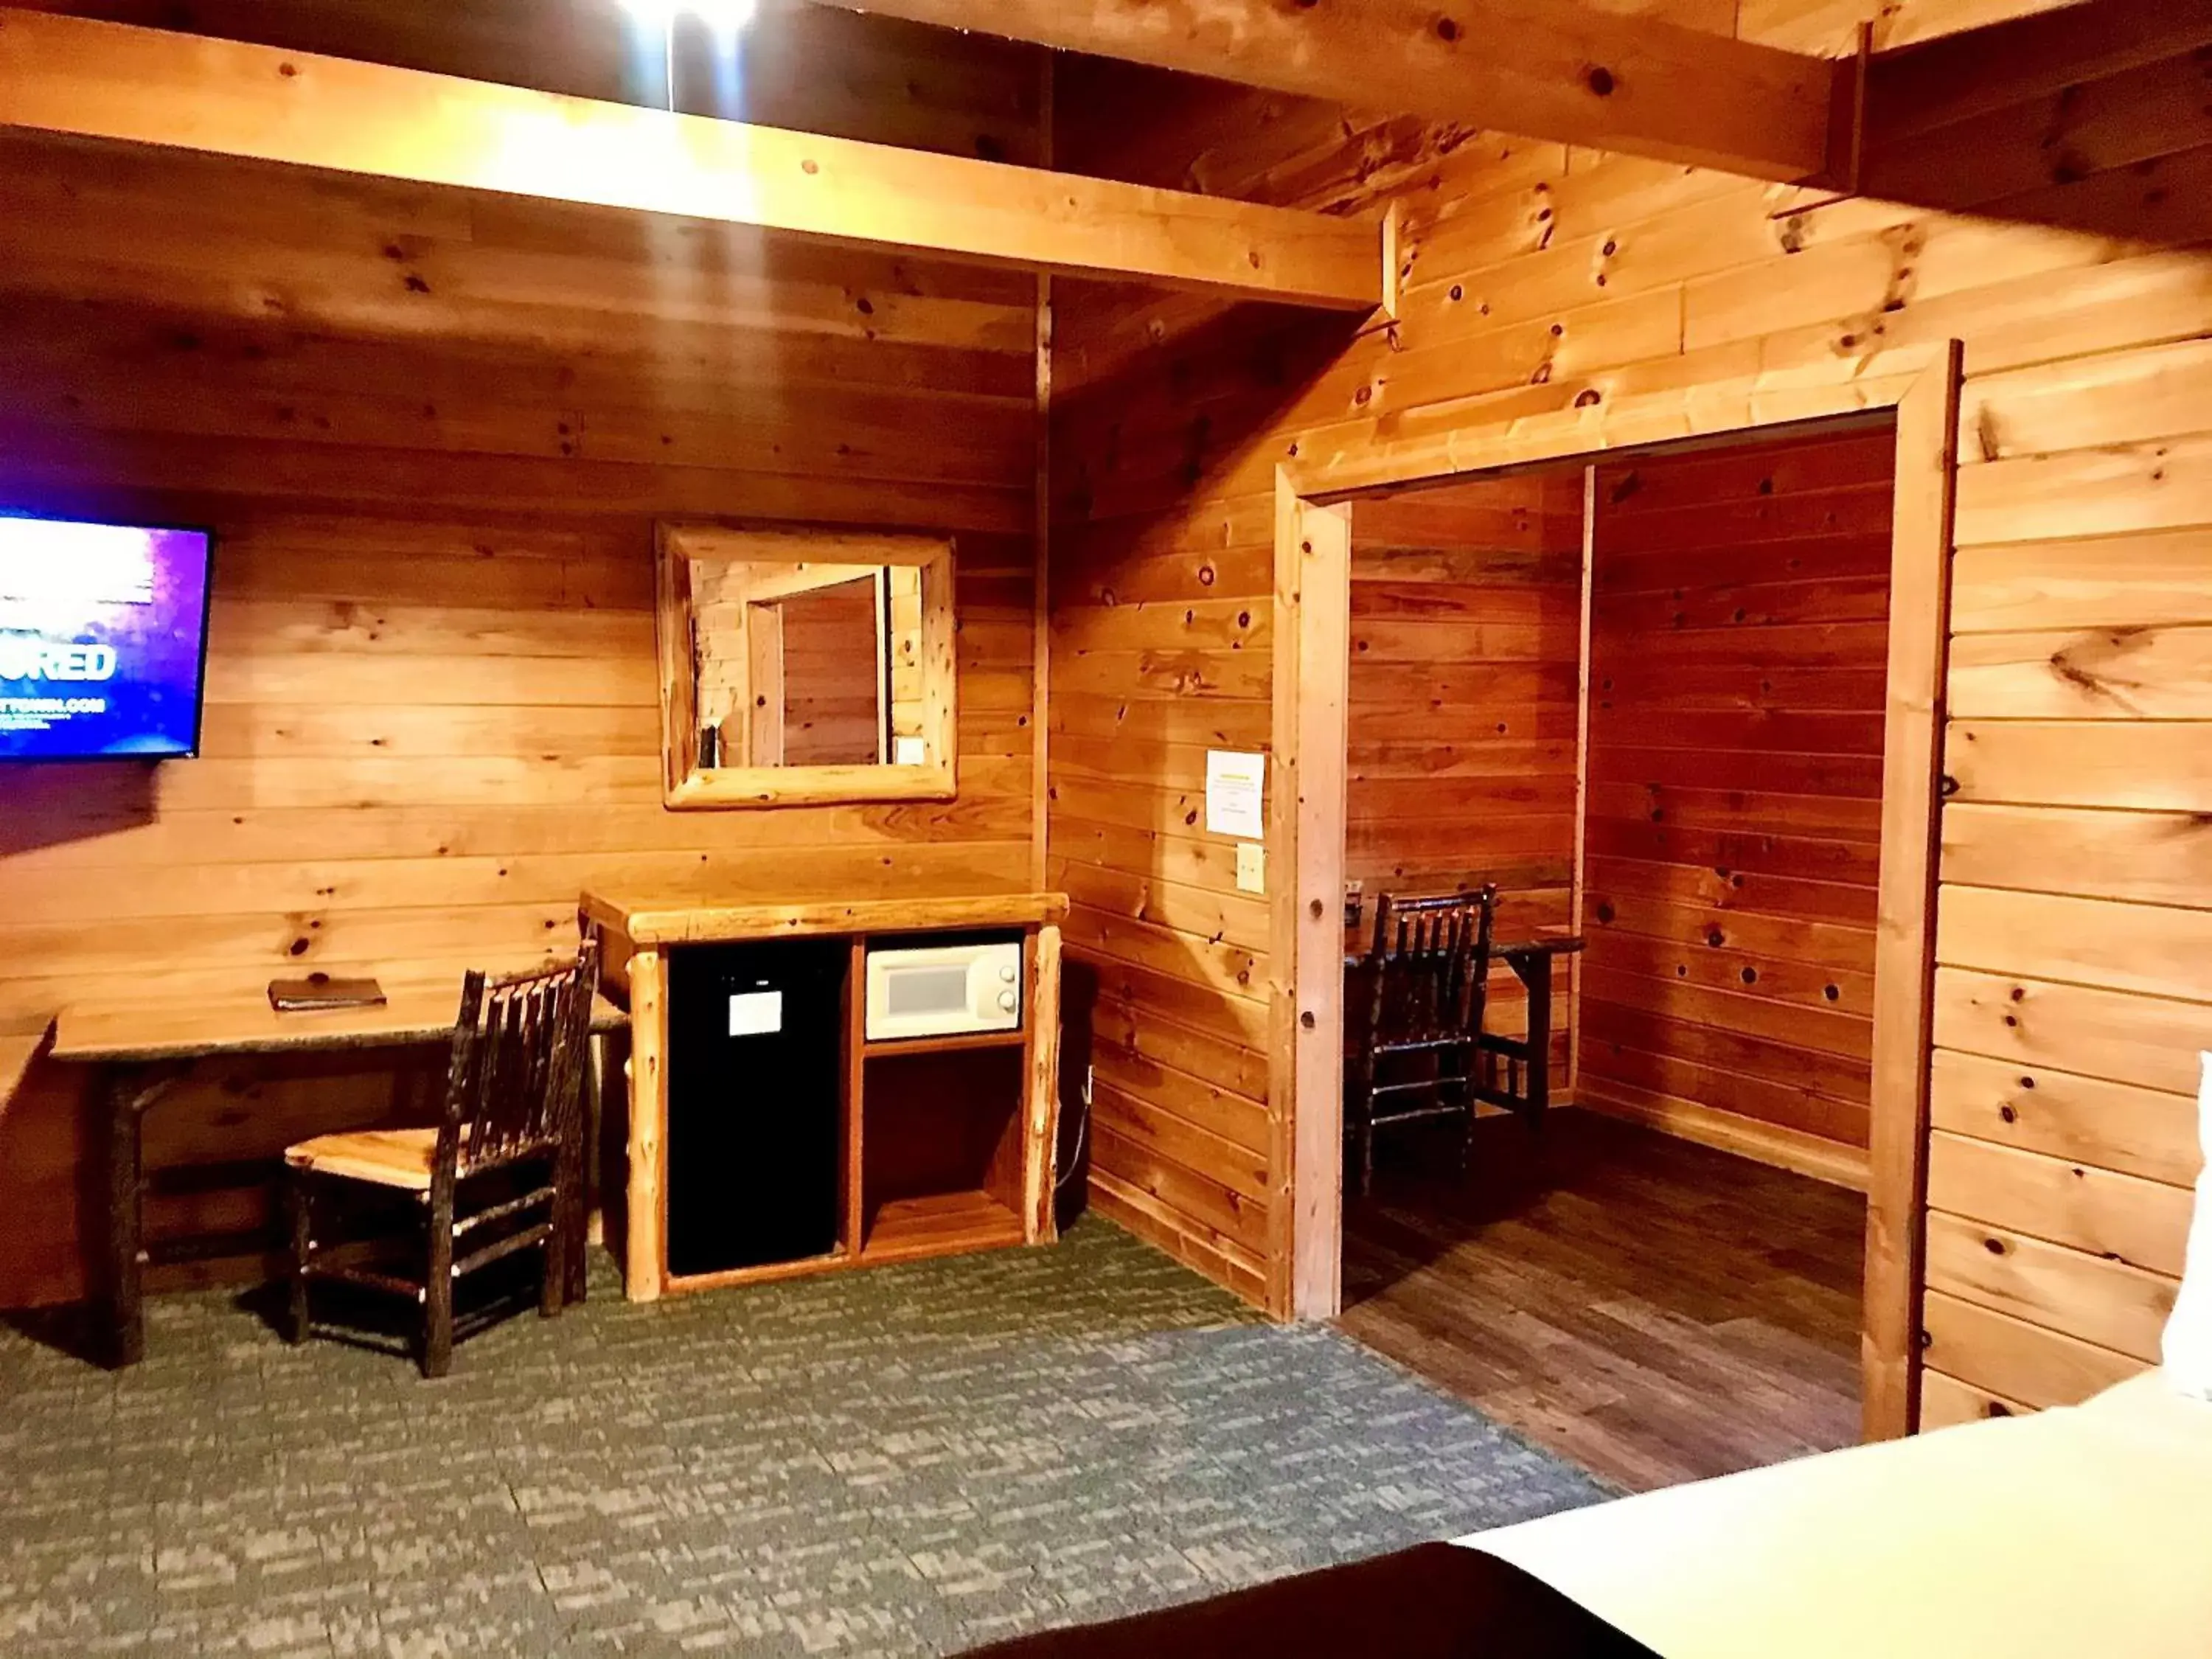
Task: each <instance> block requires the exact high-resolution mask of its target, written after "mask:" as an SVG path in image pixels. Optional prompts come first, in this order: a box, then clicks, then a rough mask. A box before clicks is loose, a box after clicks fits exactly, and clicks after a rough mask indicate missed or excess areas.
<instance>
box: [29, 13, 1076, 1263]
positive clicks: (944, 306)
mask: <svg viewBox="0 0 2212 1659" xmlns="http://www.w3.org/2000/svg"><path fill="white" fill-rule="evenodd" d="M106 9H108V10H110V11H113V10H116V9H117V8H106ZM152 9H153V10H155V11H158V12H159V13H160V14H161V19H160V21H174V18H173V14H177V13H179V12H190V13H192V14H194V15H197V16H198V17H199V18H200V19H201V21H212V22H214V23H228V24H230V25H234V26H236V27H238V28H239V29H240V32H246V31H247V30H248V29H249V28H250V27H266V28H270V29H274V30H277V31H281V32H288V38H290V37H297V36H298V35H300V34H301V33H306V34H307V35H308V36H309V37H310V38H308V39H304V40H301V39H297V38H290V43H291V44H295V45H302V46H308V45H312V46H320V47H324V48H325V49H333V50H340V51H346V50H352V51H356V52H362V53H368V52H374V51H379V50H381V51H383V52H384V53H385V55H386V56H389V57H392V58H398V59H400V60H402V61H413V62H416V63H417V64H419V66H422V67H427V68H481V67H483V64H480V63H478V62H477V58H485V59H488V60H495V61H497V62H498V63H499V64H502V65H504V70H503V72H504V73H506V74H507V76H509V77H510V78H516V77H519V76H522V75H523V74H525V73H527V74H528V75H530V76H534V77H535V78H537V79H538V80H539V81H540V82H543V83H544V84H548V85H562V86H566V87H568V88H570V89H576V90H585V89H591V90H598V91H600V92H602V93H609V92H612V93H619V92H621V91H622V90H623V88H624V87H625V85H626V84H628V82H627V81H626V79H625V77H626V76H630V75H631V73H632V69H633V66H632V65H631V64H630V62H629V55H628V54H627V52H626V51H624V50H623V45H624V42H625V40H626V37H625V36H624V35H623V33H622V32H621V31H620V29H619V28H618V27H615V26H614V22H613V20H616V19H617V18H618V17H619V11H618V9H617V8H616V7H614V6H613V5H612V4H611V0H610V3H609V4H607V5H605V6H604V7H599V8H596V9H593V8H586V7H583V6H573V7H563V6H556V7H550V8H549V7H542V6H537V5H522V4H520V3H510V4H502V5H499V6H491V5H487V4H484V3H472V4H471V5H468V6H464V7H460V8H454V9H447V8H441V9H438V10H437V11H436V12H435V13H433V12H431V11H429V10H426V9H421V8H417V7H414V6H409V5H401V4H398V3H396V0H394V3H388V4H387V3H382V0H378V3H363V0H351V3H345V4H338V3H335V0H332V3H315V4H307V5H301V6H298V7H291V6H288V7H283V8H271V7H258V6H257V7H242V6H230V5H218V4H212V3H210V4H207V5H195V6H191V7H187V8H181V9H179V8H174V7H170V6H167V5H162V6H160V7H156V8H152ZM125 10H130V9H129V8H125ZM803 17H804V19H805V21H804V22H803V24H802V23H796V22H795V23H793V25H792V26H793V27H800V28H801V29H802V33H801V35H800V36H799V37H798V38H797V39H796V40H794V39H793V37H791V36H789V35H786V34H780V33H778V32H777V29H778V27H779V25H778V22H777V20H776V19H775V18H773V17H770V18H765V19H763V22H762V24H761V25H760V26H759V27H758V30H757V33H756V34H755V35H754V36H752V37H751V38H750V44H749V46H748V62H749V63H750V64H751V65H752V70H753V72H754V73H755V74H756V75H758V74H761V73H763V65H765V64H775V63H776V62H779V61H784V62H785V66H786V68H787V69H793V70H794V73H793V74H792V75H790V76H787V77H786V78H785V79H784V80H783V81H781V82H776V84H778V85H786V86H791V87H811V88H818V89H819V92H820V94H821V96H822V97H823V100H825V101H824V106H823V110H822V111H821V112H820V114H819V118H818V120H817V125H823V126H829V127H836V128H840V129H842V130H846V131H851V130H853V128H854V118H855V115H856V112H858V111H860V109H862V108H864V107H865V108H879V109H880V111H881V112H882V118H883V129H884V130H883V131H874V132H869V133H866V134H864V135H863V136H870V137H889V138H895V139H897V140H899V141H900V142H904V143H927V144H931V145H933V147H936V148H940V149H955V150H959V151H962V152H963V153H971V154H972V153H976V152H978V151H984V150H987V151H1002V152H1005V153H1008V154H1017V155H1018V154H1019V153H1026V151H1024V148H1023V147H1024V146H1025V145H1026V146H1028V147H1030V148H1031V149H1033V147H1034V144H1035V142H1036V132H1035V130H1034V129H1035V112H1036V96H1037V76H1036V65H1035V62H1034V59H1033V58H1031V57H1030V55H1029V54H1027V53H1012V52H1007V51H1006V50H1004V49H1002V48H1000V47H997V46H987V45H978V46H975V48H974V49H973V50H972V51H971V50H969V49H968V48H967V47H965V46H962V45H960V44H958V43H957V42H951V43H948V42H947V41H945V40H939V39H937V38H935V37H933V36H930V35H928V34H927V32H917V31H908V30H903V29H896V28H887V29H884V30H880V31H878V30H875V29H873V28H872V27H848V25H851V24H854V23H856V22H859V21H860V20H854V19H850V18H843V19H842V21H829V22H828V23H826V24H825V23H823V22H822V21H820V20H825V19H827V20H837V19H840V18H842V15H841V14H835V13H827V12H820V11H813V10H809V11H808V12H806V13H805V14H803ZM586 22H594V25H595V28H596V32H594V30H592V29H586V28H585V27H584V25H585V23H586ZM541 24H542V25H543V26H544V27H538V26H539V25H541ZM599 26H605V27H599ZM824 28H827V29H828V30H829V33H822V30H823V29H824ZM610 30H611V31H612V32H611V33H610V32H609V31H610ZM501 42H505V43H507V44H510V45H512V46H513V48H514V55H513V56H512V57H507V58H501V57H500V55H499V52H497V51H496V50H495V49H494V48H495V46H497V45H498V44H499V43H501ZM607 52H614V54H615V55H613V56H611V57H610V56H607V55H606V53H607ZM786 60H792V61H786ZM801 60H803V61H804V64H805V74H804V75H801V74H798V73H796V72H795V65H796V63H797V62H798V61H801ZM653 62H654V63H656V64H657V62H658V53H657V48H656V51H655V52H654V54H653ZM653 91H654V94H655V97H656V99H657V93H658V88H654V89H653ZM854 100H861V101H860V102H857V103H856V102H855V101H854ZM779 108H780V110H781V113H782V114H783V115H784V117H785V118H788V119H793V120H794V121H800V120H802V119H803V118H808V117H809V115H810V112H809V111H807V110H805V109H803V108H800V107H799V106H794V105H791V104H790V103H789V101H788V99H787V100H786V103H785V105H783V106H779ZM1024 121H1026V123H1027V124H1028V125H1027V126H1026V127H1024ZM1035 298H1036V296H1035V291H1034V287H1033V284H1032V283H1030V279H1029V278H1027V277H1025V276H1018V275H1014V274H1011V273H1009V274H1003V275H1002V274H997V273H989V272H983V273H978V272H975V271H972V270H966V271H963V270H945V269H939V268H936V267H933V266H929V265H922V264H912V263H909V262H907V261H904V260H900V259H895V258H882V257H877V256H865V255H861V254H857V253H849V252H837V251H821V250H810V249H804V248H799V247H794V246H787V245H782V244H779V243H774V242H765V241H762V240H757V239H754V238H750V237H747V236H744V235H740V234H730V233H728V232H726V231H725V230H723V229H720V228H713V229H702V228H699V227H695V226H689V225H682V224H676V223H671V222H661V223H653V224H647V223H644V222H640V221H637V220H635V219H629V218H624V217H622V216H613V215H607V214H598V213H592V212H581V213H579V212H573V211H553V210H546V209H543V208H539V207H534V206H532V205H531V204H525V203H520V202H513V201H505V200H495V199H477V200H471V199H462V198H458V197H452V196H447V195H443V194H440V193H437V192H434V191H422V190H413V189H403V188H396V187H386V186H382V185H376V184H373V183H369V182H365V181H361V180H343V179H327V178H314V177H307V176H300V175H289V176H288V175H286V174H283V173H280V172H277V171H275V170H271V169H264V168H253V167H238V166H234V165H226V164H222V163H220V162H216V161H208V160H204V159H198V158H191V157H186V156H183V155H151V154H139V155H130V154H124V153H120V152H109V151H104V150H97V149H92V148H89V147H85V146H79V145H58V144H44V145H42V144H35V143H21V142H17V143H9V144H8V145H7V146H5V148H4V150H0V410H4V413H0V504H4V505H6V506H9V507H37V508H47V509H53V510H63V511H74V512H78V513H87V514H108V515H114V516H118V517H123V518H126V519H128V518H139V517H144V518H148V519H152V520H182V521H185V522H197V523H204V524H208V525H210V526H213V528H214V529H215V531H216V533H217V536H218V538H219V540H218V545H217V550H216V592H215V601H214V608H213V613H212V615H213V640H212V650H211V661H210V708H209V717H208V731H207V753H206V757H205V758H204V759H202V760H197V761H194V762H190V763H176V764H172V765H167V766H164V767H162V768H161V769H160V770H159V771H157V772H149V771H145V770H141V769H134V768H130V767H123V766H98V767H70V768H61V767H52V768H45V769H27V770H19V771H11V772H10V774H9V777H8V778H7V780H6V782H5V786H4V787H5V788H6V790H7V805H6V809H5V813H4V821H0V1031H4V1032H9V1033H15V1034H23V1033H27V1032H29V1031H32V1030H35V1029H36V1028H38V1027H39V1026H40V1025H42V1024H43V1023H44V1022H45V1021H46V1019H47V1018H48V1017H49V1016H51V1014H52V1012H54V1010H55V1009H56V1008H58V1006H61V1005H62V1004H64V1003H65V1002H67V1001H70V1000H74V999H78V998H82V997H86V996H93V995H100V994H112V993H116V992H118V991H120V990H122V989H124V988H125V987H134V988H138V987H143V988H152V989H158V990H165V991H171V992H173V993H175V994H185V995H188V994H191V990H192V988H193V987H196V986H201V985H208V984H216V983H221V984H228V985H239V984H246V985H258V984H259V983H260V982H261V981H264V980H265V979H266V978H268V977H270V975H273V974H275V973H276V972H278V971H279V970H283V969H295V970H296V969H313V968H325V969H356V968H359V969H370V970H374V971H379V972H384V973H387V974H389V973H395V972H398V973H406V974H409V975H416V974H435V975H440V976H443V975H447V974H450V975H454V976H455V977H456V979H458V975H459V972H460V970H461V969H462V968H463V967H464V965H466V964H483V965H494V966H495V965H500V964H502V963H517V962H525V961H528V960H531V959H534V958H536V957H538V956H539V955H541V954H542V953H543V952H544V951H547V950H548V949H549V948H552V947H555V946H557V945H558V944H559V943H560V941H562V940H563V939H573V938H574V908H575V902H576V896H577V894H578V892H579V890H580V889H581V888H582V886H583V885H584V884H586V882H587V881H592V880H602V879H604V880H617V881H631V882H634V881H635V880H637V879H640V878H643V879H651V878H653V877H656V876H658V875H660V874H663V873H665V874H666V875H668V876H669V877H670V878H678V877H690V876H696V875H698V874H702V873H704V874H707V875H709V876H718V877H721V878H726V879H727V880H729V881H730V882H731V883H732V885H734V886H742V885H746V884H774V883H775V882H777V881H779V880H782V879H787V878H788V877H789V875H790V874H791V872H793V870H794V869H798V868H801V867H803V868H804V870H805V876H806V878H807V879H808V880H809V881H810V882H818V881H819V880H821V879H822V878H823V877H824V876H827V875H835V874H836V873H837V872H850V873H851V874H852V875H853V877H854V878H855V879H862V878H868V879H876V878H887V877H897V878H910V879H913V880H915V881H917V882H921V883H925V884H935V883H944V884H962V883H964V882H967V881H969V880H972V879H974V878H980V877H989V878H997V879H1002V880H1003V879H1014V880H1019V881H1026V880H1027V879H1028V878H1029V876H1030V860H1031V858H1032V855H1033V831H1032V818H1033V813H1034V808H1033V800H1032V793H1033V769H1032V761H1031V732H1030V727H1031V726H1032V724H1033V721H1034V719H1035V716H1036V687H1035V686H1034V685H1033V684H1032V676H1031V673H1030V663H1031V659H1032V653H1033V643H1034V629H1033V618H1034V608H1035V607H1034V581H1035V577H1034V573H1033V569H1032V565H1033V560H1032V557H1031V551H1030V549H1031V538H1032V534H1033V524H1034V499H1035V491H1036V440H1037V425H1038V422H1037V417H1036V358H1035V347H1036V340H1035ZM662 515H671V516H675V515H682V516H700V515H732V516H737V517H740V518H744V519H749V520H750V519H760V520H778V521H792V520H799V521H818V522H848V523H865V524H871V525H880V526H898V527H902V528H908V529H914V530H922V531H934V532H953V533H955V534H956V535H957V536H958V538H960V543H961V570H960V576H959V590H958V603H959V618H960V627H961V634H960V649H961V671H962V684H961V714H962V733H961V737H962V744H963V753H962V765H961V777H960V783H961V795H960V799H958V800H957V802H954V803H950V804H945V805H898V806H883V807H856V808H846V809H836V810H818V809H808V810H792V811H773V812H740V813H696V812H694V813H669V812H666V811H663V810H662V808H661V806H660V805H659V786H658V783H657V781H656V778H657V771H658V762H657V756H658V743H659V737H658V716H657V714H656V706H655V669H654V657H653V615H652V602H653V601H652V583H653V533H652V527H653V520H655V519H656V518H657V517H659V516H662ZM81 1084H82V1079H79V1078H77V1077H76V1076H74V1075H72V1074H70V1073H67V1072H66V1071H64V1070H63V1069H62V1068H58V1067H54V1066H52V1065H51V1064H50V1063H48V1064H41V1065H40V1066H39V1067H37V1068H36V1069H35V1070H34V1071H33V1073H32V1075H31V1077H30V1079H29V1080H28V1082H27V1085H26V1087H25V1088H24V1089H23V1090H22V1091H21V1092H20V1093H18V1095H17V1097H16V1098H15V1101H14V1102H13V1103H12V1105H10V1106H9V1109H7V1110H6V1112H5V1115H4V1116H0V1214H4V1215H6V1216H7V1218H8V1225H6V1227H5V1228H4V1229H0V1304H22V1303H30V1302H39V1301H50V1300H53V1299H57V1298H59V1297H67V1296H69V1295H70V1294H73V1293H74V1292H75V1291H76V1286H77V1283H78V1267H77V1262H78V1254H77V1249H76V1237H75V1233H76V1216H75V1210H76V1204H75V1189H76V1182H77V1180H78V1176H79V1171H80V1170H81V1168H82V1164H81V1160H80V1157H79V1150H80V1149H79V1146H78V1130H77V1121H76V1114H77V1108H78V1101H77V1092H78V1089H79V1087H80V1085H81ZM391 1094H392V1079H390V1078H389V1077H383V1078H379V1077H374V1076H362V1075H357V1074H351V1073H334V1072H332V1071H331V1068H324V1073H323V1074H322V1075H319V1076H318V1075H316V1074H313V1073H308V1074H306V1075H302V1074H301V1073H298V1072H291V1073H283V1074H279V1075H273V1076H272V1075H270V1074H267V1073H262V1072H258V1071H248V1072H246V1073H235V1074H233V1075H230V1076H228V1077H226V1078H222V1079H211V1080H210V1086H209V1087H207V1088H204V1089H201V1090H198V1091H194V1092H192V1093H191V1094H190V1095H189V1096H186V1097H179V1098H178V1099H176V1100H174V1101H173V1102H172V1103H165V1104H164V1106H163V1107H162V1108H161V1110H160V1111H159V1112H158V1113H156V1114H155V1119H154V1122H153V1140H152V1143H151V1146H150V1147H149V1153H150V1156H151V1157H152V1158H154V1159H155V1161H156V1162H157V1163H158V1162H161V1161H178V1160H185V1159H194V1158H210V1157H215V1158H231V1157H237V1156H243V1155H246V1154H249V1153H253V1152H267V1151H269V1150H270V1149H271V1148H272V1147H274V1146H282V1145H283V1143H284V1142H285V1141H286V1140H287V1139H291V1138H293V1136H294V1135H295V1134H296V1133H299V1132H300V1131H301V1129H302V1128H305V1127H308V1126H311V1125H317V1124H321V1123H325V1122H329V1121H332V1120H334V1119H335V1120H337V1121H345V1120H347V1119H349V1118H350V1119H351V1120H352V1121H356V1122H357V1121H360V1119H361V1117H362V1115H363V1114H364V1113H367V1114H368V1115H372V1116H373V1115H377V1114H380V1113H381V1112H382V1111H383V1110H385V1109H386V1108H387V1106H388V1104H389V1103H390V1098H391ZM205 1207H206V1206H197V1209H204V1208H205ZM197 1209H196V1212H195V1214H194V1215H191V1216H188V1215H184V1214H179V1213H164V1214H157V1215H156V1216H155V1218H154V1220H155V1225H156V1226H157V1227H167V1226H173V1225H175V1226H181V1225H186V1224H187V1223H189V1222H191V1221H192V1220H194V1219H196V1218H197V1219H201V1220H213V1219H215V1218H216V1217H214V1216H213V1215H200V1214H197Z"/></svg>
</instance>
